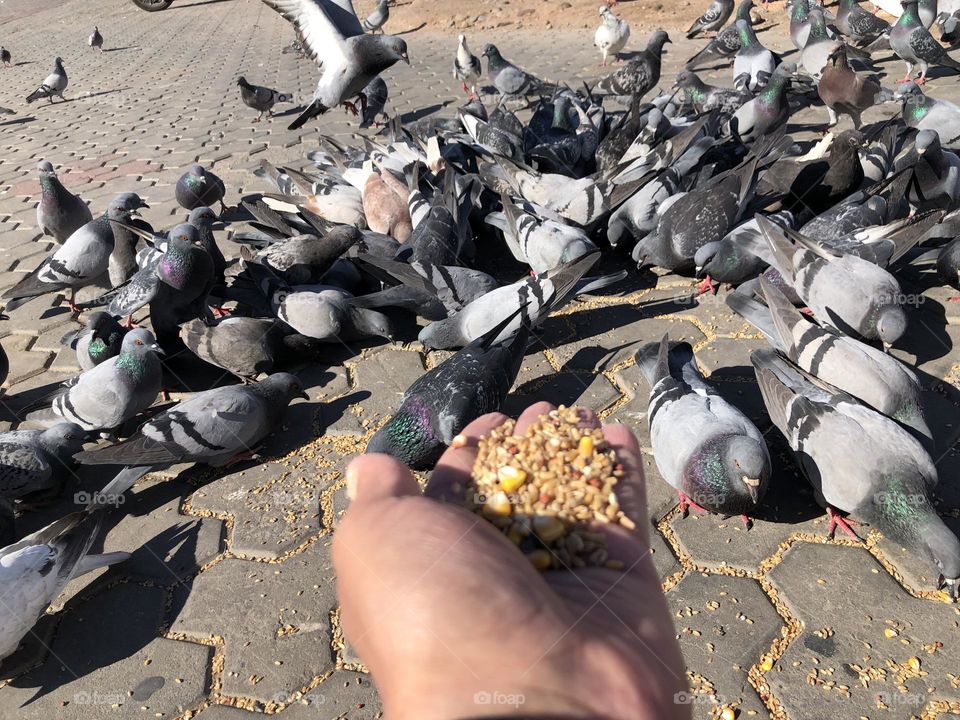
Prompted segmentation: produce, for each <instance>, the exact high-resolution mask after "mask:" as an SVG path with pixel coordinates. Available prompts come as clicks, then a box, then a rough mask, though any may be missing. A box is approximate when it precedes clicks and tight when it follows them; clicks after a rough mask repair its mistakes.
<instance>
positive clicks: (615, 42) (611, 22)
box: [593, 5, 630, 67]
mask: <svg viewBox="0 0 960 720" xmlns="http://www.w3.org/2000/svg"><path fill="white" fill-rule="evenodd" d="M629 39H630V25H629V24H628V23H627V21H626V20H623V19H621V18H618V17H617V16H616V15H614V14H613V13H612V12H610V7H609V6H608V5H601V6H600V27H598V28H597V31H596V32H595V33H594V34H593V44H594V45H596V46H597V47H598V48H599V49H600V54H601V56H602V58H603V67H606V66H607V59H608V58H609V57H610V56H611V55H613V58H614V60H616V59H617V54H618V53H619V52H620V51H621V50H623V48H625V47H626V45H627V41H628V40H629Z"/></svg>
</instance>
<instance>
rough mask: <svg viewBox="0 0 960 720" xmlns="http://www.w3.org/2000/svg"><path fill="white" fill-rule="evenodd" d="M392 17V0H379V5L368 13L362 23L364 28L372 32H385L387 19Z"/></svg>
mask: <svg viewBox="0 0 960 720" xmlns="http://www.w3.org/2000/svg"><path fill="white" fill-rule="evenodd" d="M389 19H390V0H379V1H378V2H377V7H375V8H374V9H373V12H372V13H370V14H369V15H367V17H366V19H365V20H364V21H363V22H362V23H361V25H362V26H363V29H364V30H366V31H367V32H370V33H375V32H376V31H377V30H379V31H380V32H381V33H383V26H384V25H386V23H387V20H389Z"/></svg>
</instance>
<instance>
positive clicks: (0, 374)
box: [0, 316, 10, 385]
mask: <svg viewBox="0 0 960 720" xmlns="http://www.w3.org/2000/svg"><path fill="white" fill-rule="evenodd" d="M4 317H6V316H4ZM9 374H10V358H8V357H7V352H6V350H4V349H3V345H0V385H3V383H4V382H6V380H7V375H9Z"/></svg>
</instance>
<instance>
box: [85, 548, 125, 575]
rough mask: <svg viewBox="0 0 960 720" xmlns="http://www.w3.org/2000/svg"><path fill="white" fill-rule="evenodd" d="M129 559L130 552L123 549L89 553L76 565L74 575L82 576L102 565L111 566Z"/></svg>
mask: <svg viewBox="0 0 960 720" xmlns="http://www.w3.org/2000/svg"><path fill="white" fill-rule="evenodd" d="M129 559H130V553H128V552H123V551H117V552H110V553H101V554H99V555H87V556H86V557H84V558H83V559H82V560H80V562H78V563H77V565H76V567H75V568H74V569H73V577H80V576H81V575H86V574H87V573H88V572H92V571H93V570H98V569H99V568H102V567H109V566H110V565H116V564H117V563H122V562H124V561H125V560H129Z"/></svg>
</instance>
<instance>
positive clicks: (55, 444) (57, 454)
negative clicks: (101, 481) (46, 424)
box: [0, 423, 86, 502]
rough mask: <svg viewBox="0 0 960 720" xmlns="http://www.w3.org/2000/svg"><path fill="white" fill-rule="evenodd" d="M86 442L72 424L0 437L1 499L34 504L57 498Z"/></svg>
mask: <svg viewBox="0 0 960 720" xmlns="http://www.w3.org/2000/svg"><path fill="white" fill-rule="evenodd" d="M85 439H86V433H85V432H84V431H83V428H81V427H80V426H79V425H76V424H74V423H60V424H58V425H54V426H53V427H50V428H48V429H46V430H43V431H38V432H35V433H22V432H12V433H0V496H2V497H3V498H6V499H7V500H26V501H28V502H36V501H38V500H47V499H50V498H52V497H53V496H55V495H57V494H58V493H59V492H60V491H61V490H62V489H63V487H64V484H65V483H66V481H67V479H68V478H69V476H70V474H71V472H72V470H73V467H74V465H75V463H74V461H73V456H74V454H75V453H77V452H79V451H80V450H82V449H83V442H84V440H85Z"/></svg>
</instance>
